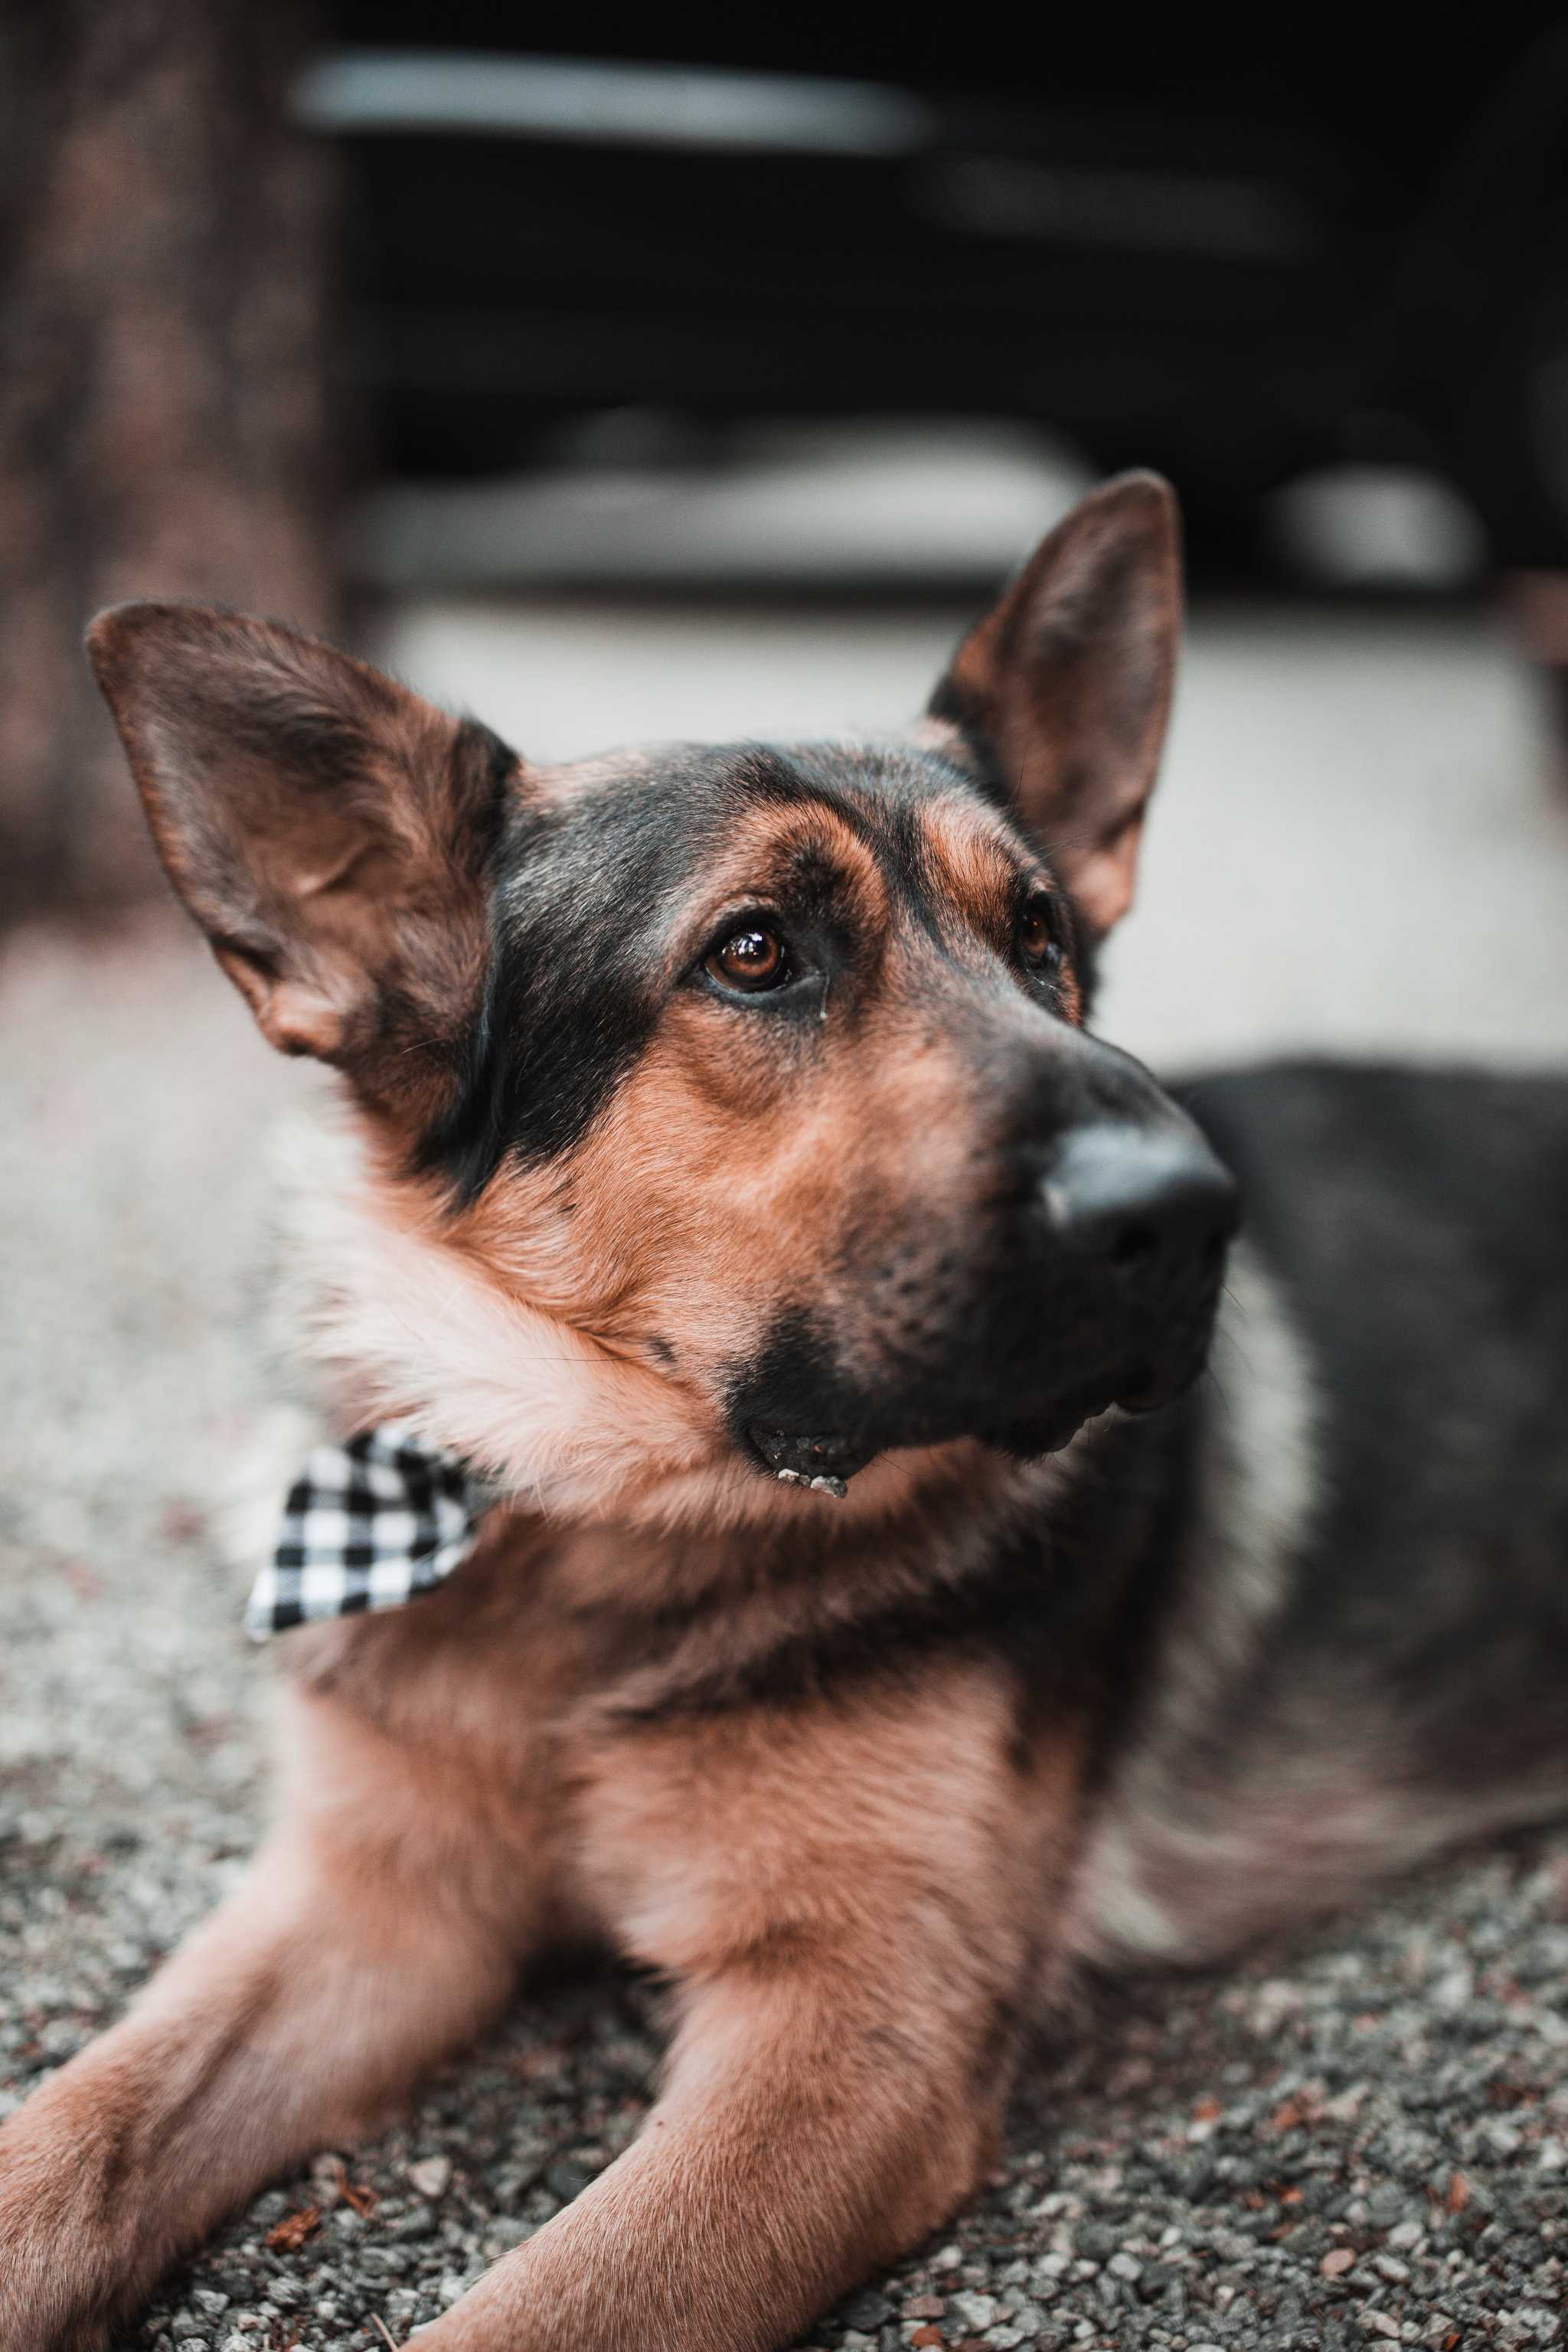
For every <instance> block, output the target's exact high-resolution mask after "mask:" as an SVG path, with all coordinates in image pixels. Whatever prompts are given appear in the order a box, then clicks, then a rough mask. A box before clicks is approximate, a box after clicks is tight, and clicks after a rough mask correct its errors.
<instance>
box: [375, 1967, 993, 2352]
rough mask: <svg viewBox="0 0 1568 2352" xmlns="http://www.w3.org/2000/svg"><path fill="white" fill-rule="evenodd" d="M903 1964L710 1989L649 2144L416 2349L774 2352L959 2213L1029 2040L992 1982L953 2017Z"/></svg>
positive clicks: (673, 2064) (788, 1974) (691, 2012)
mask: <svg viewBox="0 0 1568 2352" xmlns="http://www.w3.org/2000/svg"><path fill="white" fill-rule="evenodd" d="M889 1974H891V1975H892V1976H894V1977H895V1978H900V1977H902V1978H905V1979H907V1976H908V1971H907V1970H905V1969H902V1968H900V1967H899V1966H898V1965H897V1963H896V1962H894V1961H893V1960H892V1959H891V1956H890V1955H889V1953H888V1952H886V1951H882V1952H879V1953H878V1954H875V1955H873V1954H870V1953H867V1954H863V1955H860V1956H859V1957H858V1958H856V1957H853V1956H850V1955H847V1954H846V1955H843V1956H841V1957H840V1958H838V1959H837V1961H836V1962H835V1963H833V1964H828V1963H827V1962H826V1961H824V1962H823V1963H821V1964H814V1963H811V1962H809V1961H808V1962H806V1963H805V1964H804V1965H803V1964H802V1963H801V1961H800V1960H799V1958H798V1957H788V1958H782V1959H781V1960H780V1961H779V1962H777V1963H776V1964H773V1965H770V1964H769V1963H768V1962H767V1961H765V1960H759V1961H758V1962H757V1963H756V1964H755V1965H754V1966H752V1967H750V1968H744V1969H737V1970H735V1971H734V1973H733V1974H731V1975H730V1976H728V1977H727V1978H726V1979H723V1980H721V1981H719V1982H717V1983H712V1984H709V1985H706V1986H704V1987H703V1988H701V1990H699V1991H697V1992H696V1993H695V1994H694V1996H693V1997H692V1999H691V2000H690V2003H689V2008H688V2010H687V2013H686V2017H685V2021H684V2024H683V2026H682V2029H681V2031H680V2033H679V2037H678V2039H677V2042H676V2044H675V2047H674V2050H673V2052H672V2054H671V2061H670V2066H669V2071H668V2078H667V2083H666V2087H665V2089H664V2092H663V2095H662V2096H661V2097H660V2099H659V2101H658V2105H656V2106H655V2107H654V2109H653V2110H652V2112H651V2114H650V2115H649V2116H648V2118H647V2125H646V2126H645V2128H644V2130H643V2132H642V2135H641V2137H639V2138H638V2140H637V2142H636V2144H635V2145H634V2146H633V2147H631V2148H630V2149H628V2150H627V2152H626V2154H625V2155H624V2156H623V2157H621V2158H619V2159H618V2161H617V2162H616V2163H615V2164H613V2165H612V2166H611V2167H610V2168H609V2169H608V2170H607V2171H606V2172H605V2173H603V2174H602V2175H601V2176H600V2178H599V2179H597V2180H596V2181H595V2182H594V2184H593V2185H592V2186H591V2187H590V2188H589V2189H585V2190H584V2193H583V2194H582V2196H580V2197H579V2198H578V2199H577V2200H576V2201H575V2202H574V2204H572V2205H570V2206H568V2207H567V2209H566V2210H565V2211H564V2212H563V2213H561V2214H559V2215H558V2216H557V2217H556V2219H555V2220H554V2221H552V2222H550V2223H549V2224H548V2226H547V2227H546V2228H545V2229H544V2230H542V2231H540V2233H539V2235H538V2236H537V2237H535V2238H533V2239H531V2240H530V2241H529V2242H528V2243H527V2244H526V2245H525V2246H522V2247H521V2248H519V2249H518V2251H517V2252H515V2253H514V2254H511V2255H509V2256H507V2257H505V2258H504V2259H503V2260H502V2261H501V2262H500V2263H498V2264H497V2265H496V2266H495V2268H494V2269H493V2270H491V2271H490V2272H489V2273H488V2275H487V2276H486V2277H485V2278H484V2279H482V2280H481V2281H480V2282H479V2284H478V2285H476V2286H475V2287H473V2288H472V2289H470V2291H469V2293H468V2294H467V2295H465V2296H464V2297H463V2299H462V2301H461V2302H460V2303H459V2304H458V2305H456V2306H455V2308H454V2309H453V2310H452V2311H451V2312H450V2313H449V2314H448V2315H447V2317H446V2318H445V2319H443V2320H441V2321H438V2322H437V2325H436V2326H434V2327H433V2328H430V2329H426V2331H425V2332H424V2333H423V2334H422V2335H421V2336H420V2337H419V2352H567V2347H570V2352H626V2347H629V2346H634V2345H635V2346H637V2347H639V2352H763V2347H773V2346H778V2345H782V2344H785V2343H788V2342H789V2341H791V2340H792V2339H793V2338H794V2336H795V2335H797V2334H798V2332H799V2330H800V2329H801V2328H802V2327H803V2326H805V2325H806V2324H807V2322H808V2321H810V2320H811V2319H812V2318H814V2317H816V2316H817V2315H820V2313H821V2312H822V2311H823V2310H825V2309H826V2306H827V2305H829V2304H831V2303H832V2302H833V2301H834V2300H835V2298H836V2297H837V2295H838V2294H841V2293H843V2292H844V2291H845V2290H846V2289H847V2288H848V2287H849V2286H851V2285H853V2284H858V2282H859V2281H860V2280H861V2279H863V2278H864V2277H865V2276H866V2275H867V2274H868V2273H869V2272H871V2271H872V2270H874V2269H875V2268H876V2267H877V2266H878V2265H879V2264H883V2263H889V2262H891V2261H893V2260H894V2259H895V2258H896V2257H897V2256H898V2255H899V2254H900V2253H901V2252H905V2251H906V2250H907V2249H908V2248H909V2247H910V2246H911V2245H913V2244H915V2243H917V2242H918V2241H919V2240H920V2239H921V2238H922V2237H923V2236H925V2235H926V2233H927V2232H928V2231H931V2230H933V2229H935V2228H936V2227H937V2226H938V2225H939V2224H940V2223H941V2222H942V2221H945V2220H946V2219H947V2218H948V2216H949V2215H950V2214H951V2213H952V2211H953V2210H954V2209H955V2208H956V2207H957V2206H958V2205H960V2204H961V2203H962V2202H963V2200H964V2199H965V2198H966V2197H967V2196H969V2195H970V2194H971V2193H972V2191H973V2189H974V2188H975V2187H976V2186H977V2185H978V2183H979V2182H980V2181H981V2179H983V2178H984V2174H985V2172H986V2171H987V2169H988V2168H989V2167H990V2165H991V2164H992V2163H993V2162H994V2158H995V2152H996V2148H997V2145H998V2136H999V2132H1000V2126H1001V2119H1002V2110H1003V2105H1004V2103H1005V2097H1006V2093H1007V2087H1008V2078H1009V2076H1010V2074H1011V2071H1012V2067H1011V2060H1012V2053H1011V2050H1010V2049H1009V2048H1008V2047H1007V2046H1006V2035H1005V2032H1004V2033H1003V2034H1002V2035H1001V2036H998V2035H997V2034H996V2033H995V2031H994V2028H995V2024H996V2020H995V2017H994V2013H993V2011H992V2009H991V2006H990V2004H989V2003H988V2002H987V2001H986V2000H984V1998H983V1997H982V1996H981V1994H980V1992H979V1989H978V1988H977V1987H976V1988H974V1989H973V2001H972V2002H971V2001H966V2000H965V1999H964V1996H963V1993H962V1992H961V1991H960V1990H959V1989H958V1987H956V1986H955V1985H953V1984H952V1983H951V1982H950V1983H949V1984H948V1985H947V1986H946V1987H945V1988H943V1989H942V1991H941V1994H940V2004H941V2009H942V2017H941V2022H940V2025H938V2024H937V2022H936V2011H935V2009H934V2008H933V2002H934V2001H935V2000H937V1999H938V1988H937V1987H936V1985H935V1984H934V1983H928V1984H927V1985H925V1986H924V1987H923V1988H921V1997H920V1998H918V2000H916V2001H915V2002H914V2003H913V2004H912V2005H911V2007H910V2009H909V2010H907V2011H906V2010H901V2009H900V2005H899V2004H897V2002H896V2001H895V2000H892V1999H889V1998H888V1997H887V1994H886V1992H885V1991H884V1990H881V1987H883V1986H885V1985H886V1981H887V1979H888V1977H889ZM906 1990H909V1988H908V1985H907V1981H906ZM933 2026H934V2027H935V2031H934V2032H933V2031H932V2028H933Z"/></svg>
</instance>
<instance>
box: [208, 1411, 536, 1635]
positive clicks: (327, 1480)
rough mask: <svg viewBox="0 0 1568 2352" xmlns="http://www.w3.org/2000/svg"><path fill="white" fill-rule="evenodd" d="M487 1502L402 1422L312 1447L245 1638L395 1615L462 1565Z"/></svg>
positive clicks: (260, 1581)
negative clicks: (361, 1616)
mask: <svg viewBox="0 0 1568 2352" xmlns="http://www.w3.org/2000/svg"><path fill="white" fill-rule="evenodd" d="M492 1499H493V1496H491V1495H489V1494H487V1493H486V1492H485V1490H484V1489H483V1488H482V1487H481V1486H480V1485H479V1482H478V1480H476V1479H475V1478H474V1477H473V1475H472V1474H471V1473H470V1472H469V1471H468V1468H467V1467H466V1466H465V1465H464V1464H463V1463H462V1462H461V1461H460V1460H459V1458H458V1455H457V1454H447V1453H444V1452H443V1451H442V1449H441V1448H440V1447H439V1446H437V1445H430V1444H426V1442H425V1441H424V1440H423V1439H422V1438H419V1437H416V1435H415V1433H414V1432H413V1429H412V1427H411V1426H410V1424H409V1423H406V1422H397V1421H389V1422H384V1423H382V1425H381V1427H380V1428H379V1429H367V1430H365V1431H363V1433H361V1435H359V1436H358V1437H351V1438H350V1439H349V1441H348V1443H347V1444H345V1445H318V1446H317V1447H316V1448H315V1450H314V1452H313V1453H312V1454H310V1457H309V1459H308V1460H307V1462H306V1464H305V1467H304V1469H303V1471H302V1472H301V1473H300V1476H299V1477H298V1478H297V1479H296V1480H295V1482H294V1484H293V1486H291V1487H290V1488H289V1499H288V1501H287V1503H286V1504H285V1505H284V1507H283V1517H282V1521H281V1523H280V1525H279V1531H278V1540H277V1543H276V1545H275V1546H274V1548H273V1552H272V1557H271V1559H269V1560H268V1563H267V1565H266V1567H265V1568H263V1570H261V1573H260V1575H259V1576H258V1578H257V1580H256V1582H255V1583H254V1584H253V1585H252V1587H251V1591H250V1599H249V1601H247V1604H246V1611H245V1630H246V1632H247V1633H248V1634H249V1635H250V1638H251V1640H252V1641H253V1642H265V1641H266V1640H267V1639H268V1635H270V1634H273V1633H286V1632H287V1631H288V1629H289V1626H291V1625H306V1624H313V1623H314V1622H316V1621H317V1620H318V1619H320V1618H323V1617H350V1616H353V1615H355V1614H357V1613H358V1612H360V1611H362V1610H367V1609H400V1608H401V1607H402V1606H403V1603H404V1602H405V1601H412V1600H414V1599H415V1597H416V1595H417V1594H419V1593H421V1592H429V1591H432V1590H433V1589H434V1587H435V1586H437V1584H440V1583H442V1582H443V1581H444V1580H445V1579H446V1578H447V1577H448V1576H450V1575H451V1573H452V1570H454V1569H455V1568H460V1567H461V1566H462V1564H463V1562H464V1560H466V1559H467V1558H468V1554H469V1553H470V1552H471V1551H472V1549H473V1548H474V1542H475V1538H477V1536H478V1534H479V1521H480V1519H481V1518H482V1517H483V1516H484V1513H485V1510H486V1508H487V1507H488V1506H489V1502H490V1501H491V1500H492Z"/></svg>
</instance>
